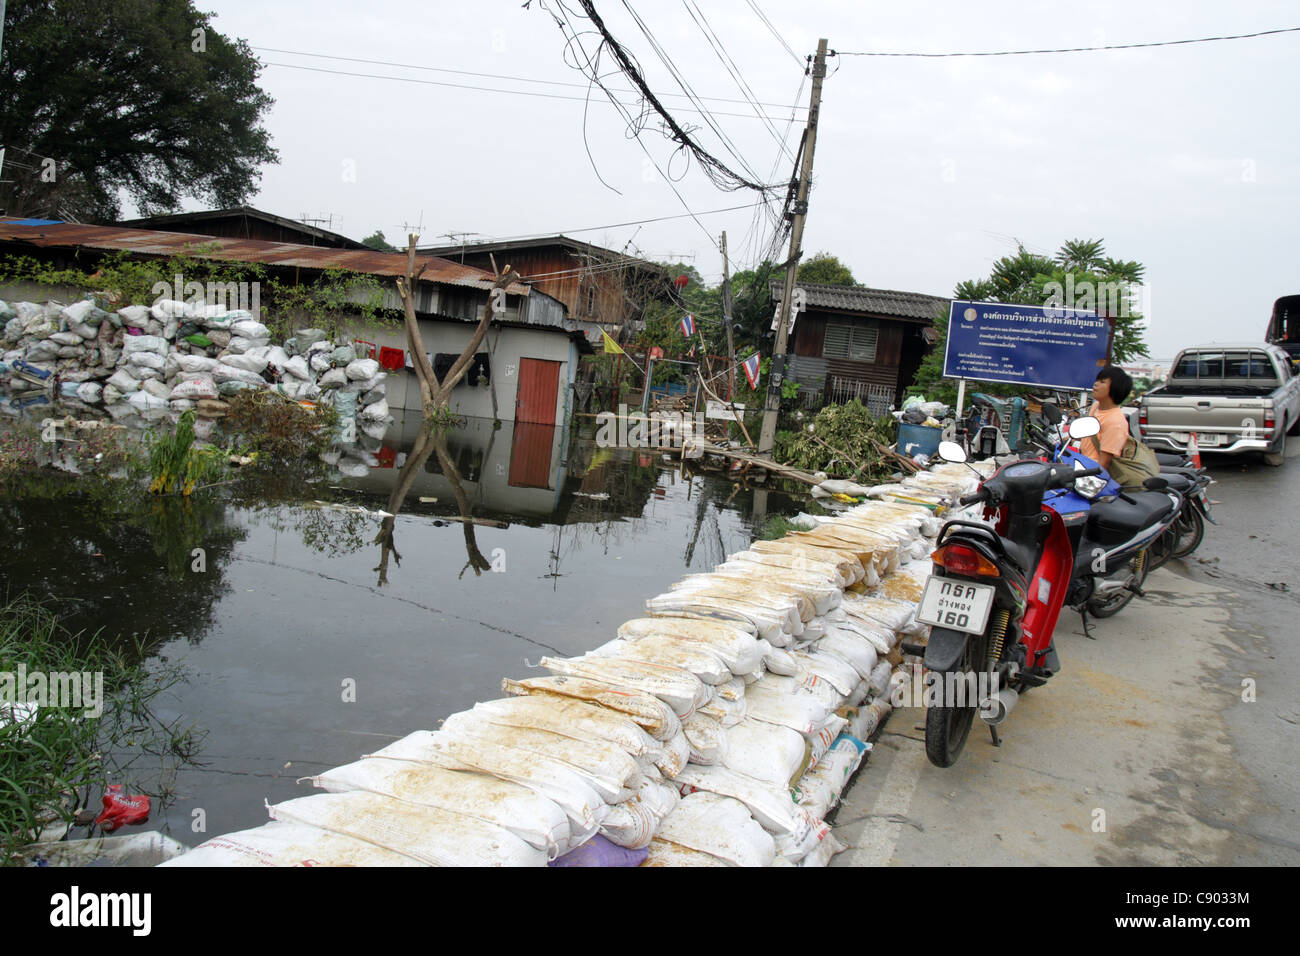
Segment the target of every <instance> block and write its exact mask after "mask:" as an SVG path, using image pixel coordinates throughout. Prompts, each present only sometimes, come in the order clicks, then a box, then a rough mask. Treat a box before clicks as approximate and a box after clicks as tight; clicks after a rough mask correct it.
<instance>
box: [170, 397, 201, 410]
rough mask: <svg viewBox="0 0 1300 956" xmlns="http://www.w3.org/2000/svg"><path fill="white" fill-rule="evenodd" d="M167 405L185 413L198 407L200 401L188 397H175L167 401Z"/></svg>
mask: <svg viewBox="0 0 1300 956" xmlns="http://www.w3.org/2000/svg"><path fill="white" fill-rule="evenodd" d="M167 407H168V408H170V409H171V410H172V411H173V412H180V413H182V414H184V413H185V412H189V411H193V410H194V409H196V408H198V402H194V401H191V400H190V399H188V398H173V399H171V400H170V401H169V402H168V403H167Z"/></svg>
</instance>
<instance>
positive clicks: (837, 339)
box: [822, 322, 880, 362]
mask: <svg viewBox="0 0 1300 956" xmlns="http://www.w3.org/2000/svg"><path fill="white" fill-rule="evenodd" d="M879 333H880V330H879V328H878V327H877V325H876V323H875V322H870V323H862V324H857V325H837V324H834V323H830V324H828V325H827V326H826V338H825V340H824V341H823V343H822V357H823V358H840V359H853V360H854V361H857V362H874V361H875V360H876V340H877V339H878V338H879Z"/></svg>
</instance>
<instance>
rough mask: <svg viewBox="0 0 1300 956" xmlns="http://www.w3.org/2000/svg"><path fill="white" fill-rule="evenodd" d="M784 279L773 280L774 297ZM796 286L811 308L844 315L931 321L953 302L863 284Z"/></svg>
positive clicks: (801, 283) (802, 284) (782, 284)
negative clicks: (805, 295)
mask: <svg viewBox="0 0 1300 956" xmlns="http://www.w3.org/2000/svg"><path fill="white" fill-rule="evenodd" d="M783 287H784V282H783V280H780V279H774V280H772V284H771V290H772V298H773V299H778V300H779V299H780V298H781V291H782V289H783ZM796 287H797V288H800V289H803V290H804V292H805V293H806V294H807V297H808V298H807V303H808V305H809V306H812V307H817V308H823V309H838V310H840V311H843V312H861V313H864V314H870V315H884V316H894V317H896V318H900V319H924V320H925V321H927V322H928V321H930V320H931V319H933V318H934V317H935V314H936V313H937V312H938V311H939V310H940V309H947V308H948V303H949V301H950V300H949V299H945V298H943V297H942V296H937V295H926V294H924V293H922V292H896V291H894V290H893V289H869V288H867V287H866V286H863V285H829V284H826V283H821V282H799V283H796Z"/></svg>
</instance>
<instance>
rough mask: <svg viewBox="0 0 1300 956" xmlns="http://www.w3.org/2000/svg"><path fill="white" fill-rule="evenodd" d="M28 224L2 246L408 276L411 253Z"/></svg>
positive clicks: (8, 223) (429, 266) (438, 271)
mask: <svg viewBox="0 0 1300 956" xmlns="http://www.w3.org/2000/svg"><path fill="white" fill-rule="evenodd" d="M22 222H23V220H20V219H15V218H13V217H6V218H0V242H21V243H25V244H29V245H32V246H36V247H38V248H46V249H59V248H84V249H98V250H103V251H116V250H125V251H127V252H132V253H135V254H137V255H142V256H174V255H188V256H195V257H197V258H202V259H221V260H227V261H231V262H259V263H262V264H264V265H268V266H278V267H283V268H294V267H297V268H301V269H318V270H323V269H346V270H348V271H351V272H361V273H366V274H368V275H378V276H393V277H396V276H403V275H406V254H405V253H395V252H374V251H369V250H361V249H327V248H322V247H320V246H305V245H301V244H299V243H293V242H266V241H263V240H259V239H226V238H220V237H213V236H200V235H195V234H194V233H188V232H161V231H158V230H154V229H129V228H125V227H122V226H85V225H79V224H77V223H71V222H56V223H49V224H40V225H22V224H21V223H22ZM415 261H416V267H417V269H418V267H419V266H420V265H424V266H425V270H424V274H423V275H422V276H421V277H420V281H422V282H434V283H441V284H443V285H456V286H468V287H470V288H475V289H489V288H491V286H492V282H493V276H492V274H491V273H490V272H487V271H485V270H483V269H476V268H474V267H473V266H465V265H461V264H460V263H458V262H452V261H451V260H450V259H443V258H440V257H438V256H429V255H420V254H417V255H416V260H415ZM506 292H507V293H509V294H510V295H528V293H529V287H528V286H527V285H525V284H524V283H522V282H516V283H513V284H511V285H510V286H508V287H507V288H506Z"/></svg>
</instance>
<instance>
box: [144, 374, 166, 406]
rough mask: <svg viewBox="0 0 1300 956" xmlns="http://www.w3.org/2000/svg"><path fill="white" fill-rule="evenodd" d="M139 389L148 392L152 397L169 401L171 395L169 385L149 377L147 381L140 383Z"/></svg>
mask: <svg viewBox="0 0 1300 956" xmlns="http://www.w3.org/2000/svg"><path fill="white" fill-rule="evenodd" d="M140 391H142V392H148V393H149V394H150V395H152V396H153V397H154V398H161V399H162V400H163V401H169V400H170V399H171V397H172V389H171V386H170V385H168V384H167V383H165V382H162V381H159V380H158V379H150V380H149V381H147V382H141V383H140Z"/></svg>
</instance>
